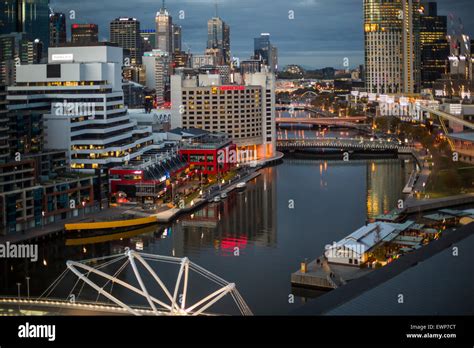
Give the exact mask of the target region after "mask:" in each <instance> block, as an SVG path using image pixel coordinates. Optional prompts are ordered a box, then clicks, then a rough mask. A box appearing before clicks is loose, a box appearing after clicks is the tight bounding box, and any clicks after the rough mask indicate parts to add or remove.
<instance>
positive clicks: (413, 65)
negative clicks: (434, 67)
mask: <svg viewBox="0 0 474 348" xmlns="http://www.w3.org/2000/svg"><path fill="white" fill-rule="evenodd" d="M364 35H365V66H366V87H367V91H368V92H371V93H416V92H419V91H420V85H421V62H420V59H421V56H420V55H421V52H420V1H419V0H364Z"/></svg>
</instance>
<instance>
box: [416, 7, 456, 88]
mask: <svg viewBox="0 0 474 348" xmlns="http://www.w3.org/2000/svg"><path fill="white" fill-rule="evenodd" d="M447 34H448V18H447V17H446V16H438V9H437V3H436V2H422V4H421V19H420V43H421V81H422V86H423V87H424V88H432V87H433V83H434V82H435V81H436V80H439V79H440V78H441V77H442V75H443V74H446V73H447V70H448V56H449V43H448V40H447Z"/></svg>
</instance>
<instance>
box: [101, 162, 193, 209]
mask: <svg viewBox="0 0 474 348" xmlns="http://www.w3.org/2000/svg"><path fill="white" fill-rule="evenodd" d="M188 171H189V165H188V164H187V163H186V162H183V161H182V160H181V158H179V157H178V156H175V157H174V158H170V159H168V160H167V161H165V162H160V163H154V164H150V165H148V166H146V167H145V168H143V169H142V168H140V167H135V168H134V167H117V168H112V169H110V171H109V180H110V193H111V197H112V199H113V200H112V201H113V202H114V201H115V202H116V203H127V202H140V203H154V201H156V200H157V199H159V198H161V197H163V196H164V195H165V194H166V193H167V190H168V189H169V187H170V186H171V181H176V180H179V179H178V177H179V176H180V175H181V174H182V173H183V172H188Z"/></svg>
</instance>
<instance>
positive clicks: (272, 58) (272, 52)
mask: <svg viewBox="0 0 474 348" xmlns="http://www.w3.org/2000/svg"><path fill="white" fill-rule="evenodd" d="M254 56H255V59H257V60H261V61H262V62H263V64H265V65H266V66H268V67H269V68H270V70H271V71H273V72H276V71H277V70H278V49H277V48H276V47H275V46H273V45H272V43H271V42H270V34H268V33H262V34H260V37H258V38H255V39H254Z"/></svg>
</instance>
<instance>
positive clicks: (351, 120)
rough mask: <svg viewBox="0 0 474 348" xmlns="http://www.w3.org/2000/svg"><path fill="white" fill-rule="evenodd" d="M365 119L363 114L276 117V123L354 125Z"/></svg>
mask: <svg viewBox="0 0 474 348" xmlns="http://www.w3.org/2000/svg"><path fill="white" fill-rule="evenodd" d="M366 120H367V117H365V116H352V117H318V118H316V117H277V118H276V123H277V125H279V124H304V125H313V126H340V127H355V126H360V125H357V124H356V123H358V122H364V121H366Z"/></svg>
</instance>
